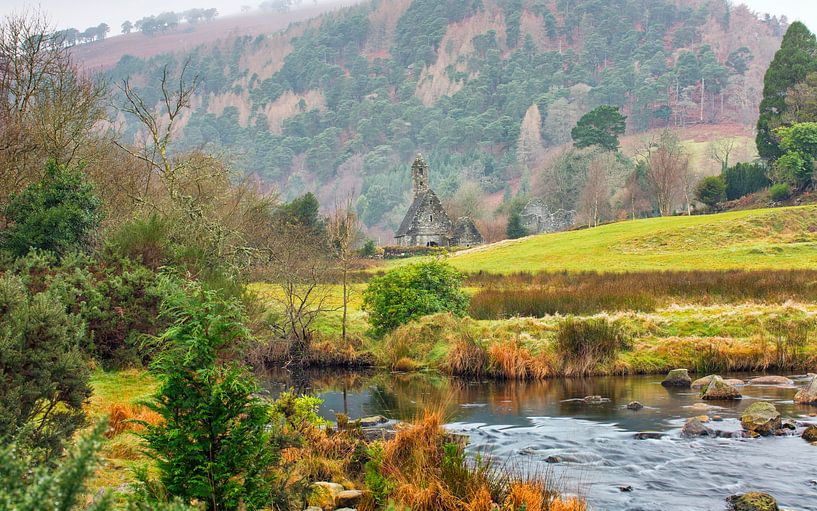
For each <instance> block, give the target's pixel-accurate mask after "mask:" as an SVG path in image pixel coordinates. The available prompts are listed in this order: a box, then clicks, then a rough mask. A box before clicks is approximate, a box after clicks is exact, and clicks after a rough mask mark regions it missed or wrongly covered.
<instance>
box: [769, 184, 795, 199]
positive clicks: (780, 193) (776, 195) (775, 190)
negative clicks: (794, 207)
mask: <svg viewBox="0 0 817 511" xmlns="http://www.w3.org/2000/svg"><path fill="white" fill-rule="evenodd" d="M790 196H791V188H789V185H787V184H786V183H777V184H776V185H773V186H772V187H771V188H769V199H771V200H772V201H774V202H783V201H786V200H788V199H789V197H790Z"/></svg>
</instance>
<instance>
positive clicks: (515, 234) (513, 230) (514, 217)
mask: <svg viewBox="0 0 817 511" xmlns="http://www.w3.org/2000/svg"><path fill="white" fill-rule="evenodd" d="M505 234H506V235H507V236H508V239H512V240H515V239H519V238H524V237H525V236H527V235H528V231H527V230H526V229H525V226H523V225H522V216H521V215H520V214H519V213H518V212H516V211H514V212H512V213H511V214H510V215H509V216H508V226H507V227H506V228H505Z"/></svg>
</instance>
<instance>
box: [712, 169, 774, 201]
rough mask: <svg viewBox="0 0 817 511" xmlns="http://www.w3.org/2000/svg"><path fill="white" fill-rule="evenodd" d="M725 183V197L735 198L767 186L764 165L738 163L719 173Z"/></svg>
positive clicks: (728, 198)
mask: <svg viewBox="0 0 817 511" xmlns="http://www.w3.org/2000/svg"><path fill="white" fill-rule="evenodd" d="M721 178H723V180H724V182H725V183H726V199H727V200H736V199H740V198H741V197H744V196H746V195H749V194H750V193H755V192H757V191H759V190H762V189H764V188H766V187H768V186H769V184H770V183H769V177H768V175H767V174H766V166H765V165H763V164H762V163H760V162H757V163H738V164H737V165H735V166H733V167H729V168H728V169H726V170H724V171H723V173H722V174H721Z"/></svg>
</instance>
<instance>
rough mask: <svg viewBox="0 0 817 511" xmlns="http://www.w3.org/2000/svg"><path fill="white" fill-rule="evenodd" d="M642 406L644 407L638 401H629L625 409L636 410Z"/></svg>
mask: <svg viewBox="0 0 817 511" xmlns="http://www.w3.org/2000/svg"><path fill="white" fill-rule="evenodd" d="M642 408H644V405H642V404H641V403H639V402H638V401H630V402H629V403H627V409H628V410H635V411H638V410H641V409H642Z"/></svg>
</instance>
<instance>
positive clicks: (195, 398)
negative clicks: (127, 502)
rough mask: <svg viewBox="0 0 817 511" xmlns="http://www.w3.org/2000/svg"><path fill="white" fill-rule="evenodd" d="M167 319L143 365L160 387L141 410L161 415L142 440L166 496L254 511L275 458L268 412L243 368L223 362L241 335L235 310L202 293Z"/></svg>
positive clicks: (171, 308) (266, 491)
mask: <svg viewBox="0 0 817 511" xmlns="http://www.w3.org/2000/svg"><path fill="white" fill-rule="evenodd" d="M165 313H166V314H169V315H170V316H171V317H172V318H173V319H174V320H175V322H174V324H173V326H171V327H170V328H169V329H168V330H167V331H166V332H165V333H164V334H163V335H162V336H161V338H160V339H159V341H160V342H161V345H162V347H163V351H162V352H161V354H160V355H158V356H157V358H156V359H155V360H154V362H153V363H152V364H151V370H152V371H153V372H154V373H155V374H156V376H157V378H158V379H159V381H160V387H159V389H158V390H157V393H156V396H155V398H154V400H153V401H151V402H149V403H146V405H147V406H148V407H149V408H150V409H151V410H154V411H155V412H157V413H158V414H159V415H161V416H162V418H163V419H164V422H163V423H161V424H158V425H149V424H145V427H146V432H145V433H144V434H143V438H144V439H145V441H146V443H147V447H148V449H149V450H150V452H151V453H152V454H153V456H155V458H156V463H157V467H158V469H159V473H160V479H161V483H162V485H163V486H164V488H165V489H166V491H167V493H168V494H169V495H171V496H175V497H179V498H181V499H183V500H184V501H185V502H193V501H197V502H201V503H203V504H204V506H205V508H206V509H207V510H209V511H220V510H238V509H247V510H252V509H262V508H264V507H266V506H268V505H271V504H272V502H270V501H271V499H272V492H271V486H272V485H273V483H274V480H275V478H274V475H273V473H272V472H271V471H270V469H271V467H272V465H273V464H274V463H275V461H276V459H277V456H278V448H277V446H276V443H275V437H274V435H273V433H272V431H271V430H270V427H269V426H270V409H269V406H268V405H266V404H265V403H263V402H262V401H261V399H260V398H259V397H257V393H258V385H257V383H256V381H255V378H254V377H253V376H252V374H251V373H250V372H249V371H248V370H247V368H246V367H244V366H242V365H240V364H238V363H236V362H230V361H228V360H229V356H230V354H231V353H232V352H233V351H234V350H235V349H236V347H237V345H238V343H240V342H241V341H242V340H244V339H246V338H247V337H248V336H249V332H248V331H247V329H246V328H245V327H244V326H243V325H242V320H243V312H242V309H241V307H240V306H239V305H238V304H237V303H235V302H232V301H225V300H222V299H219V298H218V297H217V296H216V295H215V294H214V293H212V292H206V291H202V292H200V293H198V294H197V295H195V296H192V297H185V298H183V299H181V300H180V301H179V303H175V304H169V305H168V307H167V308H166V311H165Z"/></svg>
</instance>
